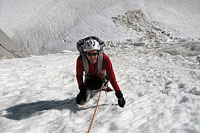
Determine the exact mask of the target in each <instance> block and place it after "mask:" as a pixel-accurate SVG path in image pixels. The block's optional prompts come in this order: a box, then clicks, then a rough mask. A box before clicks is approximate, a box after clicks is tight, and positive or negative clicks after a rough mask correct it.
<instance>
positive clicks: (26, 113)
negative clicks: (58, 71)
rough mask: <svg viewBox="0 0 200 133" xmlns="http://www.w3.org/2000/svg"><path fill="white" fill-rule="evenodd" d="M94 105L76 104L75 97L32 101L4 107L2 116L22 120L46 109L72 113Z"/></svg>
mask: <svg viewBox="0 0 200 133" xmlns="http://www.w3.org/2000/svg"><path fill="white" fill-rule="evenodd" d="M104 105H106V104H102V105H100V106H104ZM95 107H96V105H94V106H90V107H80V106H79V105H77V104H76V98H72V99H66V100H60V101H55V100H52V101H38V102H33V103H25V104H20V105H16V106H13V107H10V108H7V109H5V110H6V111H7V114H6V115H4V116H3V117H6V118H8V119H12V120H22V119H27V118H30V117H32V116H35V115H40V114H42V113H44V112H43V111H46V110H53V109H57V110H63V109H69V110H70V111H71V112H72V113H76V112H77V111H80V110H86V109H89V108H95Z"/></svg>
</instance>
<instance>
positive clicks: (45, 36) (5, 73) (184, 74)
mask: <svg viewBox="0 0 200 133" xmlns="http://www.w3.org/2000/svg"><path fill="white" fill-rule="evenodd" d="M199 7H200V1H199V0H192V1H187V0H173V1H172V0H165V1H164V0H134V1H133V0H109V1H106V0H101V1H97V0H84V1H81V0H76V1H72V0H67V1H64V0H60V1H57V0H48V1H47V0H29V1H28V0H17V1H16V0H7V1H6V0H0V29H2V30H3V31H4V32H5V33H6V34H7V35H8V36H9V37H10V38H12V39H13V40H14V41H16V42H18V43H19V44H20V45H21V46H22V47H23V48H24V49H25V50H26V51H27V52H28V53H30V54H32V55H31V56H30V57H26V58H15V59H9V60H8V59H1V60H0V97H1V98H0V132H1V133H35V132H37V133H83V132H87V131H88V128H89V125H90V122H91V119H92V115H93V112H94V109H95V106H96V102H97V99H98V94H99V93H98V92H96V93H93V94H92V99H90V101H89V102H88V103H87V104H85V105H82V106H79V105H77V104H76V103H75V97H76V95H77V94H78V92H79V90H78V86H77V81H76V76H75V66H76V59H77V57H78V56H79V53H78V52H77V51H76V45H75V43H76V41H78V40H79V39H81V38H83V37H86V36H90V35H96V36H98V37H100V38H101V39H103V40H105V41H106V47H105V53H106V54H107V55H108V56H109V57H110V59H111V61H112V64H113V68H114V70H115V74H116V79H117V81H118V84H119V87H120V89H121V90H122V91H123V93H124V97H125V99H126V105H125V107H124V108H120V107H119V106H118V105H117V98H116V96H115V94H114V92H109V93H107V95H106V94H105V93H104V92H103V93H102V94H101V99H100V103H99V107H98V109H97V113H96V116H95V118H94V122H93V126H92V129H91V133H93V132H94V133H125V132H126V133H133V132H134V133H199V132H200V111H199V110H200V40H199V39H200V36H199V35H200V26H199V20H200V14H199V13H200V8H199ZM60 51H62V52H60ZM58 52H59V53H58ZM47 53H48V54H47ZM50 53H51V54H50ZM53 53H56V54H53ZM41 54H47V55H43V56H41ZM109 86H110V87H112V86H111V85H109Z"/></svg>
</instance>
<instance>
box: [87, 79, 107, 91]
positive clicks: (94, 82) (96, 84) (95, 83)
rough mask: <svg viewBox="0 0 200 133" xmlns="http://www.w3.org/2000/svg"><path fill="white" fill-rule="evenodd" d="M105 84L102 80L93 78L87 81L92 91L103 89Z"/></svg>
mask: <svg viewBox="0 0 200 133" xmlns="http://www.w3.org/2000/svg"><path fill="white" fill-rule="evenodd" d="M103 82H104V81H103V80H102V79H101V78H99V77H97V76H92V77H89V78H87V79H86V80H85V85H86V87H87V88H88V89H90V90H98V89H100V88H101V86H102V83H103Z"/></svg>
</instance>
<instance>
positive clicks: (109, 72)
mask: <svg viewBox="0 0 200 133" xmlns="http://www.w3.org/2000/svg"><path fill="white" fill-rule="evenodd" d="M103 68H105V69H106V74H107V76H108V80H109V81H110V83H111V85H112V87H113V88H114V90H115V91H120V88H119V86H118V84H117V81H116V78H115V73H114V70H113V67H112V63H111V61H110V59H109V57H108V56H107V55H105V54H104V61H103Z"/></svg>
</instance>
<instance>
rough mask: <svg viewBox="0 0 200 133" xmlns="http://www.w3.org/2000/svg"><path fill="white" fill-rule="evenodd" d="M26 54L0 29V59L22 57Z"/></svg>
mask: <svg viewBox="0 0 200 133" xmlns="http://www.w3.org/2000/svg"><path fill="white" fill-rule="evenodd" d="M27 56H28V54H27V53H26V52H25V51H24V50H23V48H22V47H21V46H20V45H19V44H17V43H16V42H14V41H13V40H12V39H10V38H9V37H8V36H7V35H6V34H5V33H4V32H3V31H2V30H0V59H2V58H22V57H27Z"/></svg>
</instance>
